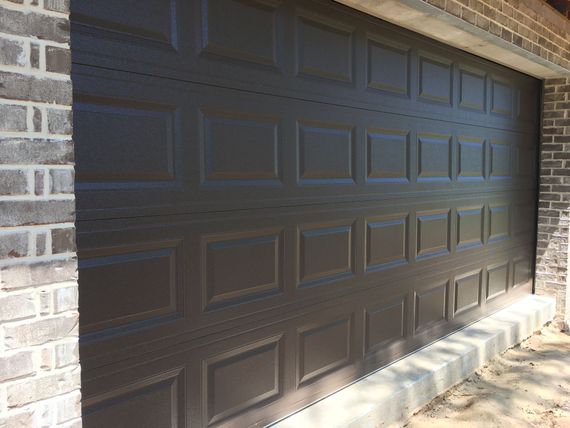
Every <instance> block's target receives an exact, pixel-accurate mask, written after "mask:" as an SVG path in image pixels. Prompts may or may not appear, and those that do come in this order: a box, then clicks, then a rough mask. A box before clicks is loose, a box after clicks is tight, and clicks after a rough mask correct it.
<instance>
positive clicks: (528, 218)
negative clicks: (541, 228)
mask: <svg viewBox="0 0 570 428" xmlns="http://www.w3.org/2000/svg"><path fill="white" fill-rule="evenodd" d="M513 213H514V215H513V235H519V234H521V235H522V234H526V236H528V233H529V232H530V233H532V232H531V230H533V229H534V225H535V220H534V218H535V215H536V207H535V205H534V204H533V203H529V202H525V203H521V204H515V205H513Z"/></svg>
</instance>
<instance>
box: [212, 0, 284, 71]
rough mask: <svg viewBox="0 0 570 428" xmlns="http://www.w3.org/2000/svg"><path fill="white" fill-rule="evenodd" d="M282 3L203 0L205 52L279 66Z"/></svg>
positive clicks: (272, 1) (272, 0) (263, 0)
mask: <svg viewBox="0 0 570 428" xmlns="http://www.w3.org/2000/svg"><path fill="white" fill-rule="evenodd" d="M279 3H280V2H279V1H277V0H226V1H217V0H202V5H203V6H202V7H203V10H202V17H203V20H202V47H203V49H204V51H206V52H212V53H215V54H218V55H223V56H228V57H232V58H236V59H240V60H244V61H251V62H256V63H260V64H269V65H276V63H277V10H276V9H277V7H278V6H279Z"/></svg>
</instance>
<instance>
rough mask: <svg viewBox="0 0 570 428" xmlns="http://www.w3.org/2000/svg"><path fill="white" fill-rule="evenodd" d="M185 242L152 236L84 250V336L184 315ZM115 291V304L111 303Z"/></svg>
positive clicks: (82, 255) (103, 333)
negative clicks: (142, 240) (140, 240)
mask: <svg viewBox="0 0 570 428" xmlns="http://www.w3.org/2000/svg"><path fill="white" fill-rule="evenodd" d="M183 260H184V258H183V256H182V241H179V240H173V241H166V240H165V241H161V240H157V241H149V242H142V243H130V244H125V245H121V246H111V247H99V248H93V249H84V250H82V251H81V258H80V261H79V269H80V270H81V284H79V291H80V293H81V297H82V299H85V301H87V302H89V304H88V305H83V306H82V310H81V312H82V315H81V329H80V332H81V334H82V335H85V334H89V333H97V334H98V335H99V336H102V335H105V334H107V333H109V334H111V332H112V330H111V329H116V328H124V327H125V326H127V325H129V324H132V323H136V322H144V323H145V324H146V327H147V328H150V327H153V326H155V325H156V324H157V323H158V322H159V321H160V319H161V318H163V317H170V318H173V317H182V302H181V301H180V299H179V297H180V295H181V292H182V288H183V286H184V284H183V282H182V281H183V276H182V272H183V271H184V267H183V266H182V264H183ZM109 296H113V304H112V305H110V304H109Z"/></svg>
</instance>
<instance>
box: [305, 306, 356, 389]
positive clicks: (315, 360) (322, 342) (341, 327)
mask: <svg viewBox="0 0 570 428" xmlns="http://www.w3.org/2000/svg"><path fill="white" fill-rule="evenodd" d="M351 342H352V316H348V317H346V318H340V319H336V320H334V321H328V322H324V323H322V322H321V323H317V324H315V325H310V326H306V327H303V328H301V329H299V331H298V346H299V352H298V369H297V370H298V384H299V385H301V384H304V383H306V382H309V381H312V380H314V379H315V378H317V377H320V376H322V375H324V374H325V373H329V372H331V371H333V370H336V369H338V368H340V367H342V366H343V365H345V364H347V363H348V362H349V361H350V355H351Z"/></svg>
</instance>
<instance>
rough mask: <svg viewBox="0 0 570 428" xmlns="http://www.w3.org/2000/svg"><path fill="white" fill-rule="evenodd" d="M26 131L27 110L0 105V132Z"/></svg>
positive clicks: (14, 106)
mask: <svg viewBox="0 0 570 428" xmlns="http://www.w3.org/2000/svg"><path fill="white" fill-rule="evenodd" d="M0 48H1V47H0ZM27 129H28V124H27V108H26V107H25V106H18V105H9V104H0V131H12V132H19V131H20V132H21V131H26V130H27Z"/></svg>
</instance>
